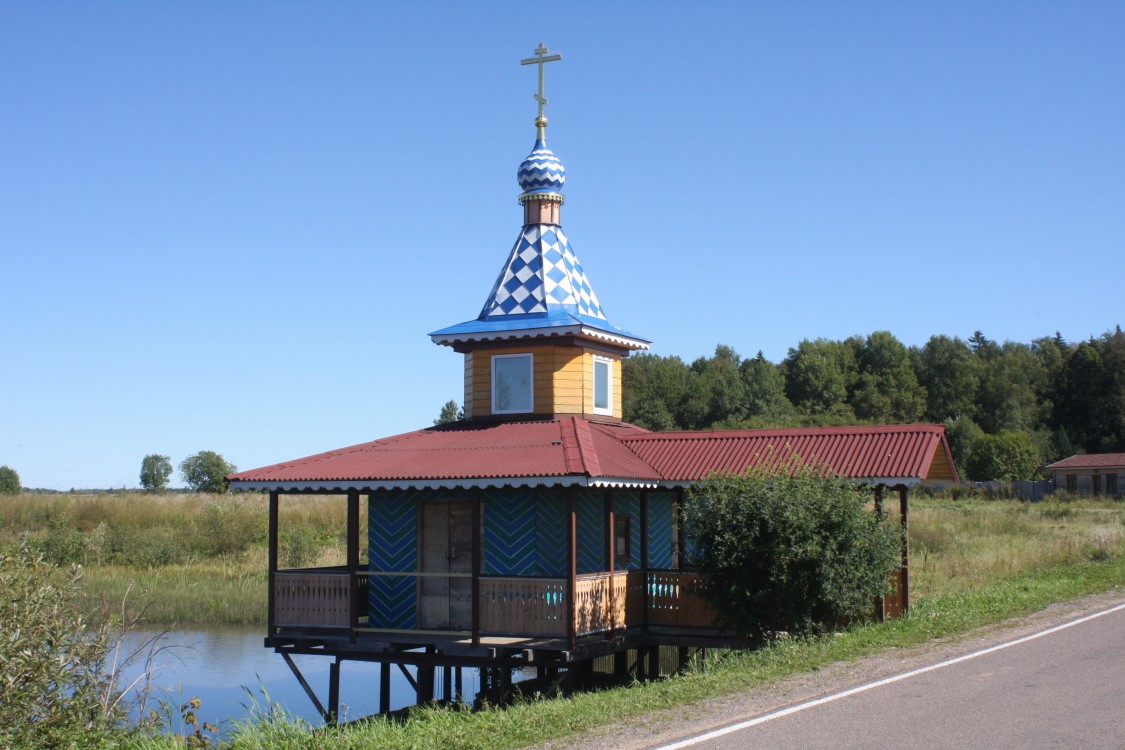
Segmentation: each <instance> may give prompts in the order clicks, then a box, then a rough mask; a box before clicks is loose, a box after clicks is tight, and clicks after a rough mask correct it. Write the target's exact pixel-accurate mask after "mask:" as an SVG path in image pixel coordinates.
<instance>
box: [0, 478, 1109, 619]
mask: <svg viewBox="0 0 1125 750" xmlns="http://www.w3.org/2000/svg"><path fill="white" fill-rule="evenodd" d="M895 505H896V504H895V503H890V504H889V506H890V507H894V506H895ZM280 513H281V520H280V528H281V531H282V542H281V552H280V554H281V559H282V564H283V565H291V566H313V565H338V564H342V563H343V562H344V559H345V554H344V543H345V540H344V534H345V525H346V502H345V499H344V498H343V497H332V496H329V497H324V496H302V497H298V498H286V499H284V500H283V502H282V503H281V505H280ZM361 517H362V516H361ZM890 522H892V523H894V522H895V519H894V518H893V517H892V518H891V519H890ZM24 536H26V537H27V538H28V539H29V540H30V541H31V542H32V543H33V544H35V545H37V546H38V547H39V548H40V549H41V550H42V551H43V552H44V554H46V555H47V557H48V559H50V560H51V561H52V562H55V563H56V564H59V565H60V566H65V565H68V564H70V563H81V564H83V566H84V569H85V573H84V577H85V587H86V591H87V593H88V599H89V603H90V608H91V611H97V610H100V609H102V608H103V603H104V604H107V605H109V609H111V610H112V609H116V608H117V607H119V605H120V602H121V600H122V598H123V597H124V596H125V595H126V593H128V595H129V599H130V601H131V603H132V606H134V607H137V608H144V609H145V622H146V623H147V624H150V625H153V626H157V627H168V626H173V625H175V626H180V627H207V626H225V625H249V626H253V625H262V626H264V625H265V618H266V548H265V545H266V499H265V498H264V497H263V496H261V495H238V496H230V495H228V496H214V495H161V496H155V495H96V496H84V495H46V496H44V495H20V496H14V497H10V498H4V499H2V500H0V545H8V546H11V545H14V544H18V543H19V540H20V539H21V538H22V537H24ZM362 536H365V535H361V537H362ZM910 542H911V548H910V565H911V588H912V594H913V596H912V598H913V600H914V601H916V602H917V601H920V600H922V599H925V598H928V597H933V596H942V595H948V594H955V593H958V592H961V591H966V590H972V589H978V588H980V587H982V586H985V585H987V584H989V583H991V582H994V581H997V580H1000V579H1003V578H1006V577H1009V576H1011V575H1013V574H1016V573H1019V572H1022V571H1028V570H1034V569H1036V568H1041V567H1044V566H1049V565H1054V564H1057V563H1062V562H1074V561H1081V560H1091V561H1097V560H1101V559H1107V558H1109V557H1113V556H1115V555H1118V554H1121V553H1122V552H1125V504H1122V503H1119V502H1113V501H1111V500H1097V501H1095V500H1072V501H1067V502H1058V501H1051V500H1046V501H1043V502H1040V503H1021V502H1019V501H1016V500H975V499H968V500H956V501H955V500H952V499H949V498H947V497H926V496H921V495H919V496H916V497H914V498H913V499H912V500H911V515H910ZM362 554H364V555H365V552H364V553H362Z"/></svg>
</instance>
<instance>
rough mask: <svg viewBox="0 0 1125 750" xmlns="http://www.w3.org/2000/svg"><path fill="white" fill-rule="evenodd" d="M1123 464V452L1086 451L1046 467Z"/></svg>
mask: <svg viewBox="0 0 1125 750" xmlns="http://www.w3.org/2000/svg"><path fill="white" fill-rule="evenodd" d="M1108 466H1125V453H1088V454H1081V455H1077V456H1071V457H1070V458H1064V459H1063V460H1062V461H1056V462H1055V463H1053V464H1051V465H1050V466H1048V467H1047V468H1048V469H1084V468H1087V467H1089V468H1098V469H1100V468H1105V467H1108Z"/></svg>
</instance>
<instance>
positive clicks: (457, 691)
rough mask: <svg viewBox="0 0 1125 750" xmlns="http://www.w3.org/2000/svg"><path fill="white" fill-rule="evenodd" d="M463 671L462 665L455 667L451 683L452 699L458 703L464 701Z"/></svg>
mask: <svg viewBox="0 0 1125 750" xmlns="http://www.w3.org/2000/svg"><path fill="white" fill-rule="evenodd" d="M464 672H465V668H464V667H457V674H456V676H455V677H454V685H453V693H454V698H453V699H454V700H455V701H456V702H458V703H464V702H465V681H464V680H465V676H464Z"/></svg>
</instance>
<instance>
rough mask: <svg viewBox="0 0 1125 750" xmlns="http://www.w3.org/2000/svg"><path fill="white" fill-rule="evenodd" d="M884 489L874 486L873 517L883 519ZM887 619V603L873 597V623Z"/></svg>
mask: <svg viewBox="0 0 1125 750" xmlns="http://www.w3.org/2000/svg"><path fill="white" fill-rule="evenodd" d="M885 489H886V487H885V486H884V485H882V484H880V485H876V486H875V515H877V516H879V518H880V520H881V519H882V518H883V491H884V490H885ZM886 619H887V602H886V599H885V597H883V595H882V594H880V595H878V596H876V597H875V621H876V622H884V621H885V620H886Z"/></svg>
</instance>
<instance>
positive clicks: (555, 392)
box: [465, 344, 621, 417]
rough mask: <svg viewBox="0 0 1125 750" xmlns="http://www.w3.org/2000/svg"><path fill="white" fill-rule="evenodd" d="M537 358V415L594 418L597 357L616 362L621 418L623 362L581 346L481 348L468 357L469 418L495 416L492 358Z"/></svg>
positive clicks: (615, 409) (615, 410)
mask: <svg viewBox="0 0 1125 750" xmlns="http://www.w3.org/2000/svg"><path fill="white" fill-rule="evenodd" d="M528 352H530V353H531V354H532V355H534V368H535V369H534V388H535V413H536V414H589V415H592V416H595V415H594V355H595V354H598V355H599V356H604V357H608V358H609V359H611V360H612V361H613V375H612V379H613V416H616V417H620V416H621V359H620V358H619V357H616V356H613V355H611V354H606V353H604V352H601V351H596V350H593V349H587V348H585V347H581V346H554V345H549V344H540V345H538V346H529V347H528V348H527V349H520V348H514V347H513V348H502V349H478V350H476V351H472V352H469V353H467V354H466V355H465V415H466V416H467V417H479V416H485V415H489V414H491V413H492V356H493V355H495V354H523V353H528Z"/></svg>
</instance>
